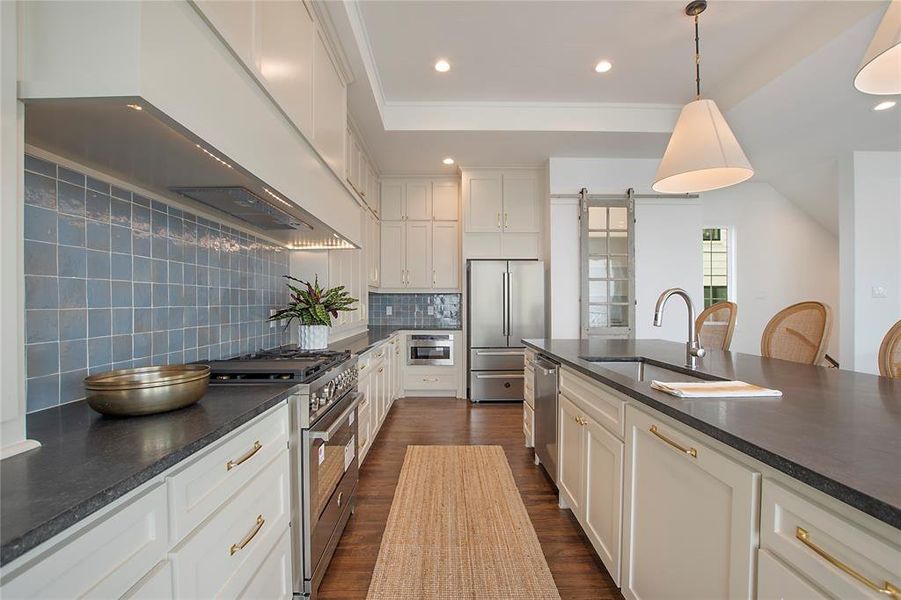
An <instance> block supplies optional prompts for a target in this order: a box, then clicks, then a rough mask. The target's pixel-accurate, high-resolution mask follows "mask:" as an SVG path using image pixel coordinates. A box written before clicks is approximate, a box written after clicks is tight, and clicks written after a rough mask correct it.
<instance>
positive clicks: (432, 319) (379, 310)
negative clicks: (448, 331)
mask: <svg viewBox="0 0 901 600" xmlns="http://www.w3.org/2000/svg"><path fill="white" fill-rule="evenodd" d="M460 302H461V295H460V294H377V293H375V292H370V293H369V325H370V326H371V327H381V326H385V325H393V326H401V325H406V326H410V327H424V328H429V327H434V328H436V329H437V328H459V327H460V323H461V308H460ZM389 306H390V307H391V315H387V314H386V313H387V308H388V307H389ZM429 309H431V311H432V314H429Z"/></svg>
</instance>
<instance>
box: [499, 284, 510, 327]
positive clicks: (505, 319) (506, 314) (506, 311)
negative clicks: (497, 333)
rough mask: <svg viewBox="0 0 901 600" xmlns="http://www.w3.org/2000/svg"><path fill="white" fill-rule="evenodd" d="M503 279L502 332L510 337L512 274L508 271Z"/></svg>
mask: <svg viewBox="0 0 901 600" xmlns="http://www.w3.org/2000/svg"><path fill="white" fill-rule="evenodd" d="M502 279H503V284H502V285H503V286H504V290H503V297H504V308H503V312H502V314H501V332H502V333H503V334H504V335H510V328H509V325H510V273H509V272H508V271H504V273H503V276H502Z"/></svg>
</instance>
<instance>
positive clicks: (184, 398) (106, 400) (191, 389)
mask: <svg viewBox="0 0 901 600" xmlns="http://www.w3.org/2000/svg"><path fill="white" fill-rule="evenodd" d="M209 383H210V367H209V366H207V365H166V366H161V367H140V368H137V369H121V370H119V371H108V372H106V373H100V374H98V375H91V376H90V377H86V378H85V380H84V388H85V391H86V392H87V401H88V405H89V406H90V407H91V408H93V409H94V410H96V411H97V412H99V413H102V414H104V415H113V416H117V417H133V416H138V415H152V414H156V413H161V412H167V411H170V410H176V409H179V408H184V407H185V406H190V405H191V404H194V403H195V402H197V401H198V400H200V399H201V398H202V397H203V395H204V394H206V391H207V387H208V386H209Z"/></svg>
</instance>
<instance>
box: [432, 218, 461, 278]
mask: <svg viewBox="0 0 901 600" xmlns="http://www.w3.org/2000/svg"><path fill="white" fill-rule="evenodd" d="M458 229H459V228H458V226H457V224H456V223H449V222H447V223H444V222H437V221H436V222H435V223H434V224H433V226H432V287H434V288H456V287H459V286H460V269H459V263H460V261H459V258H458V255H459V252H458V239H459V235H458Z"/></svg>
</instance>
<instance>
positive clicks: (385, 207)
mask: <svg viewBox="0 0 901 600" xmlns="http://www.w3.org/2000/svg"><path fill="white" fill-rule="evenodd" d="M381 202H382V211H381V214H380V216H381V217H382V220H385V221H400V220H401V219H403V218H404V184H403V183H401V182H399V181H383V182H382V197H381Z"/></svg>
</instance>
